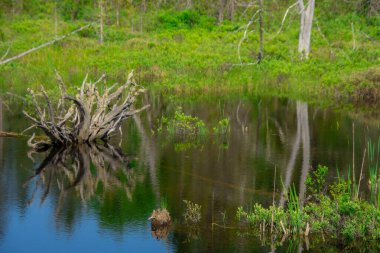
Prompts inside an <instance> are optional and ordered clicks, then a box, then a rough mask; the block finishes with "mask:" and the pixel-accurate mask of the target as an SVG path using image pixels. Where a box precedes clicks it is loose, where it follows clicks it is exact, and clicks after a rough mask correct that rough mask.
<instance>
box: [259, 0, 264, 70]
mask: <svg viewBox="0 0 380 253" xmlns="http://www.w3.org/2000/svg"><path fill="white" fill-rule="evenodd" d="M259 26H260V52H259V63H260V62H261V60H262V59H263V58H264V51H263V47H264V45H263V43H264V40H263V39H264V38H263V0H260V13H259Z"/></svg>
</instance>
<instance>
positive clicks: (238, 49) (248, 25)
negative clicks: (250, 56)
mask: <svg viewBox="0 0 380 253" xmlns="http://www.w3.org/2000/svg"><path fill="white" fill-rule="evenodd" d="M260 11H261V9H259V10H257V11H256V12H255V13H254V14H253V15H252V17H251V19H250V20H249V21H248V23H247V25H246V26H245V30H244V34H243V37H242V38H241V39H240V41H239V44H238V48H237V52H238V58H239V62H240V65H243V62H242V60H241V56H240V47H241V44H242V43H243V42H244V41H245V40H246V39H247V38H248V28H249V27H250V25H251V24H252V23H253V22H254V20H255V17H256V15H257V14H258V13H259V12H260Z"/></svg>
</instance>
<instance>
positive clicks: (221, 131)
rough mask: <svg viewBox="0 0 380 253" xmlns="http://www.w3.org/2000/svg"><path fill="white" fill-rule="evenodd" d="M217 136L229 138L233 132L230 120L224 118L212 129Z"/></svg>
mask: <svg viewBox="0 0 380 253" xmlns="http://www.w3.org/2000/svg"><path fill="white" fill-rule="evenodd" d="M212 130H213V132H214V134H215V135H216V136H228V135H229V134H230V131H231V127H230V119H229V118H224V119H221V120H219V122H218V124H217V125H216V126H215V127H213V128H212Z"/></svg>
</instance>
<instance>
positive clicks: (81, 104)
mask: <svg viewBox="0 0 380 253" xmlns="http://www.w3.org/2000/svg"><path fill="white" fill-rule="evenodd" d="M56 76H57V79H58V86H59V89H60V93H61V94H60V98H59V100H58V103H57V105H55V106H54V105H53V103H52V100H51V99H50V98H49V96H48V94H47V93H46V91H45V89H44V87H43V86H41V92H40V93H35V92H34V91H33V90H30V89H29V90H28V91H29V93H30V95H31V98H32V102H33V105H34V107H35V113H28V112H26V111H23V113H24V114H25V116H26V117H28V118H29V119H30V120H31V121H33V123H34V124H33V125H32V126H31V127H30V128H28V129H27V130H29V129H31V128H40V129H42V130H43V131H44V133H45V134H46V135H47V136H48V137H49V139H50V140H49V141H35V142H33V139H34V134H33V136H32V137H31V138H30V139H29V141H28V145H29V146H31V147H32V148H34V149H40V148H44V147H46V146H67V145H72V144H78V143H91V142H94V141H96V140H98V139H99V140H103V141H105V142H106V141H107V140H108V139H109V137H110V135H111V134H112V133H113V132H115V131H116V130H118V129H120V131H121V128H120V126H121V123H122V122H123V120H125V119H127V118H129V117H131V116H132V115H134V114H136V113H138V112H141V111H143V110H145V109H146V108H147V107H149V105H145V106H143V107H142V108H140V109H134V103H135V101H136V98H137V97H138V95H139V94H140V93H142V92H144V91H145V90H144V89H143V88H142V87H141V86H139V85H137V84H136V82H135V80H134V78H133V72H131V73H130V74H129V76H128V79H127V81H126V82H125V83H124V84H123V85H120V86H119V87H117V85H116V84H115V85H113V86H111V87H109V88H105V89H104V92H100V91H99V89H98V88H97V84H99V83H100V82H102V81H103V80H104V78H105V75H102V76H101V77H100V79H99V80H97V81H96V82H94V83H92V82H91V81H90V82H87V78H88V75H86V77H85V79H84V80H83V83H82V86H81V88H80V89H78V93H77V94H76V95H75V96H74V97H73V96H70V95H68V93H67V89H66V86H65V84H64V82H63V80H62V78H61V76H60V75H59V74H58V73H56ZM67 100H68V101H71V103H65V101H67ZM46 114H47V115H46Z"/></svg>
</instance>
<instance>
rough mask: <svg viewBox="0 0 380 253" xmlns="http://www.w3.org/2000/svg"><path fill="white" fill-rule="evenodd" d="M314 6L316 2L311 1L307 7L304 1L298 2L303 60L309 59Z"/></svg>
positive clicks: (300, 50) (299, 46) (300, 47)
mask: <svg viewBox="0 0 380 253" xmlns="http://www.w3.org/2000/svg"><path fill="white" fill-rule="evenodd" d="M314 5H315V2H314V0H309V1H308V3H307V5H305V4H304V0H298V7H299V10H300V16H301V24H300V34H299V40H298V52H299V53H300V54H301V58H302V59H307V58H308V57H309V53H310V41H311V28H312V26H313V17H314Z"/></svg>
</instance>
